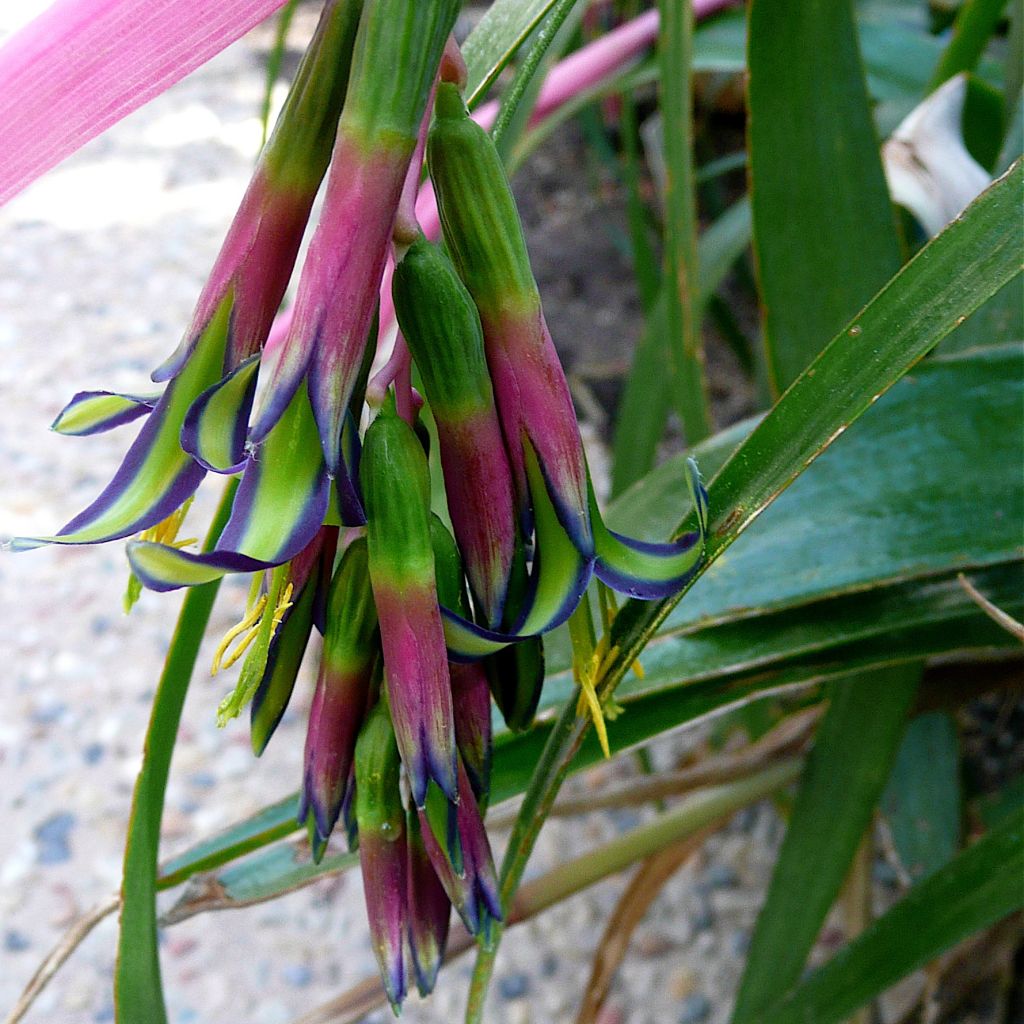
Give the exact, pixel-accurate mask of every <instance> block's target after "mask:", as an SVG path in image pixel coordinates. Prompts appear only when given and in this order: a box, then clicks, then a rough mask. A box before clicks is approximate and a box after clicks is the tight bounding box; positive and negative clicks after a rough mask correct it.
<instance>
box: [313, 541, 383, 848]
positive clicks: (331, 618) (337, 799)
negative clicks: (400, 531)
mask: <svg viewBox="0 0 1024 1024" xmlns="http://www.w3.org/2000/svg"><path fill="white" fill-rule="evenodd" d="M377 656H378V638H377V616H376V612H375V610H374V605H373V597H372V594H371V592H370V586H369V578H368V576H367V571H366V542H365V540H362V539H358V540H356V541H354V542H353V543H352V544H351V545H350V546H349V547H348V549H347V550H346V551H345V554H344V555H343V556H342V559H341V563H340V565H339V566H338V569H337V571H336V572H335V574H334V579H333V581H332V583H331V588H330V597H329V599H328V603H327V622H326V631H325V634H324V646H323V652H322V654H321V657H320V670H319V673H318V675H317V682H316V690H315V692H314V694H313V703H312V706H311V707H310V711H309V724H308V725H307V728H306V749H305V772H304V776H303V789H302V799H301V804H300V808H299V820H300V821H301V820H304V819H305V818H306V816H307V813H311V814H312V816H313V819H314V821H315V824H316V830H317V833H318V834H319V836H320V837H321V838H322V839H324V840H326V839H327V838H328V837H329V836H330V834H331V832H332V830H333V829H334V825H335V822H336V821H337V820H338V815H339V813H340V811H341V805H342V800H343V799H344V795H345V788H346V786H347V784H348V779H349V773H350V770H351V767H352V758H353V754H354V753H355V746H356V737H357V735H358V733H359V728H360V726H361V725H362V722H363V718H364V717H365V715H366V712H367V704H368V701H369V697H370V683H371V679H372V676H373V670H374V665H375V663H376V661H377Z"/></svg>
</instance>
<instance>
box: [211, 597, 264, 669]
mask: <svg viewBox="0 0 1024 1024" xmlns="http://www.w3.org/2000/svg"><path fill="white" fill-rule="evenodd" d="M250 596H251V592H250ZM266 606H267V595H266V594H264V595H263V596H262V597H261V598H260V599H259V600H258V601H257V602H256V604H255V605H254V606H253V607H252V608H250V609H249V610H248V611H247V612H246V613H245V616H244V617H243V619H242V621H241V622H237V623H235V625H233V626H232V627H231V628H230V629H229V630H228V631H227V632H226V633H225V634H224V638H223V639H222V640H221V642H220V643H219V644H218V645H217V650H216V651H214V652H213V664H212V665H211V666H210V675H211V676H215V675H216V674H217V673H218V672H219V671H220V670H221V669H222V668H229V667H230V666H231V665H233V664H234V663H235V662H236V661H238V659H239V658H240V657H241V656H242V654H243V653H244V651H245V649H246V648H247V647H248V646H249V644H251V643H252V641H253V639H254V637H255V636H256V632H257V630H258V629H259V623H260V619H261V618H262V617H263V609H264V608H266ZM240 633H246V634H247V635H246V637H245V639H243V640H242V642H241V643H240V644H239V645H238V647H237V648H236V649H235V650H234V651H233V652H232V653H231V654H230V655H228V656H226V655H227V650H228V648H229V647H230V646H231V643H232V641H233V640H234V639H235V637H236V636H238V635H239V634H240Z"/></svg>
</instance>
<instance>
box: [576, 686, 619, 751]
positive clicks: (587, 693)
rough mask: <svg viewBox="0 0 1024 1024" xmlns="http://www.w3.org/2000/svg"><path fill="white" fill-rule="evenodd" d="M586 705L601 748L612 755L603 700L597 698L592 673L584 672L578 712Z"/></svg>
mask: <svg viewBox="0 0 1024 1024" xmlns="http://www.w3.org/2000/svg"><path fill="white" fill-rule="evenodd" d="M584 707H586V708H587V710H589V712H590V717H591V719H593V722H594V729H595V730H596V731H597V740H598V742H599V743H600V744H601V750H602V752H603V753H604V756H605V757H611V756H612V752H611V747H609V745H608V730H607V729H606V728H605V724H604V712H603V711H602V710H601V702H600V701H599V700H598V699H597V689H596V687H595V685H594V680H593V679H592V678H591V677H590V673H589V672H587V673H584V674H583V677H582V678H581V679H580V700H579V704H578V705H577V710H576V713H577V714H581V713H582V711H583V709H584Z"/></svg>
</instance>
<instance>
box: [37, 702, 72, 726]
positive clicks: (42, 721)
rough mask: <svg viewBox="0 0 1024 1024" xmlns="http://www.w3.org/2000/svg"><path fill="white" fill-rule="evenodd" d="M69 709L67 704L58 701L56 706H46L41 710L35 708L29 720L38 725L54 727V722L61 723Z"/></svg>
mask: <svg viewBox="0 0 1024 1024" xmlns="http://www.w3.org/2000/svg"><path fill="white" fill-rule="evenodd" d="M67 709H68V706H67V704H64V703H61V702H59V701H58V702H57V703H56V704H46V705H44V706H43V707H41V708H34V709H33V710H32V712H31V714H30V715H29V718H30V719H31V720H32V721H33V722H35V724H36V725H52V724H53V723H54V722H58V721H60V719H61V718H62V717H63V716H64V712H65V711H67Z"/></svg>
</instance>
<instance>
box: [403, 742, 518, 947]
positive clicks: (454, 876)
mask: <svg viewBox="0 0 1024 1024" xmlns="http://www.w3.org/2000/svg"><path fill="white" fill-rule="evenodd" d="M435 808H436V811H435ZM419 813H420V824H421V825H422V826H423V845H424V846H425V847H426V850H427V855H428V856H429V857H430V862H431V863H432V864H433V865H434V870H435V871H436V872H437V877H438V878H439V879H440V880H441V884H442V885H443V886H444V889H445V892H447V893H448V898H449V899H450V900H451V901H452V904H453V905H454V907H455V909H456V910H457V911H458V912H459V916H460V917H461V918H462V921H463V924H465V926H466V930H467V931H468V932H469V933H470V935H475V936H477V937H478V938H479V939H480V940H481V941H482V942H483V944H484V945H485V946H486V945H489V944H490V940H491V924H492V922H494V921H500V920H502V914H501V897H500V895H499V892H498V879H497V874H496V873H495V870H494V859H493V857H492V855H491V844H490V842H489V841H488V839H487V830H486V829H485V828H484V821H483V818H482V817H481V814H480V809H479V807H478V806H477V802H476V800H475V799H474V797H473V789H472V787H471V786H470V783H469V776H468V775H467V774H466V769H465V767H464V766H463V765H462V763H461V762H460V763H459V804H458V830H459V841H460V842H459V845H460V848H461V850H462V865H461V866H462V870H461V871H459V870H457V869H456V867H455V866H453V865H452V863H451V861H450V859H449V858H448V856H447V854H446V837H445V833H446V830H447V827H448V822H447V806H446V805H445V803H444V802H443V801H438V802H437V803H435V802H434V801H433V800H428V802H427V805H426V809H425V810H421V811H420V812H419Z"/></svg>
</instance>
